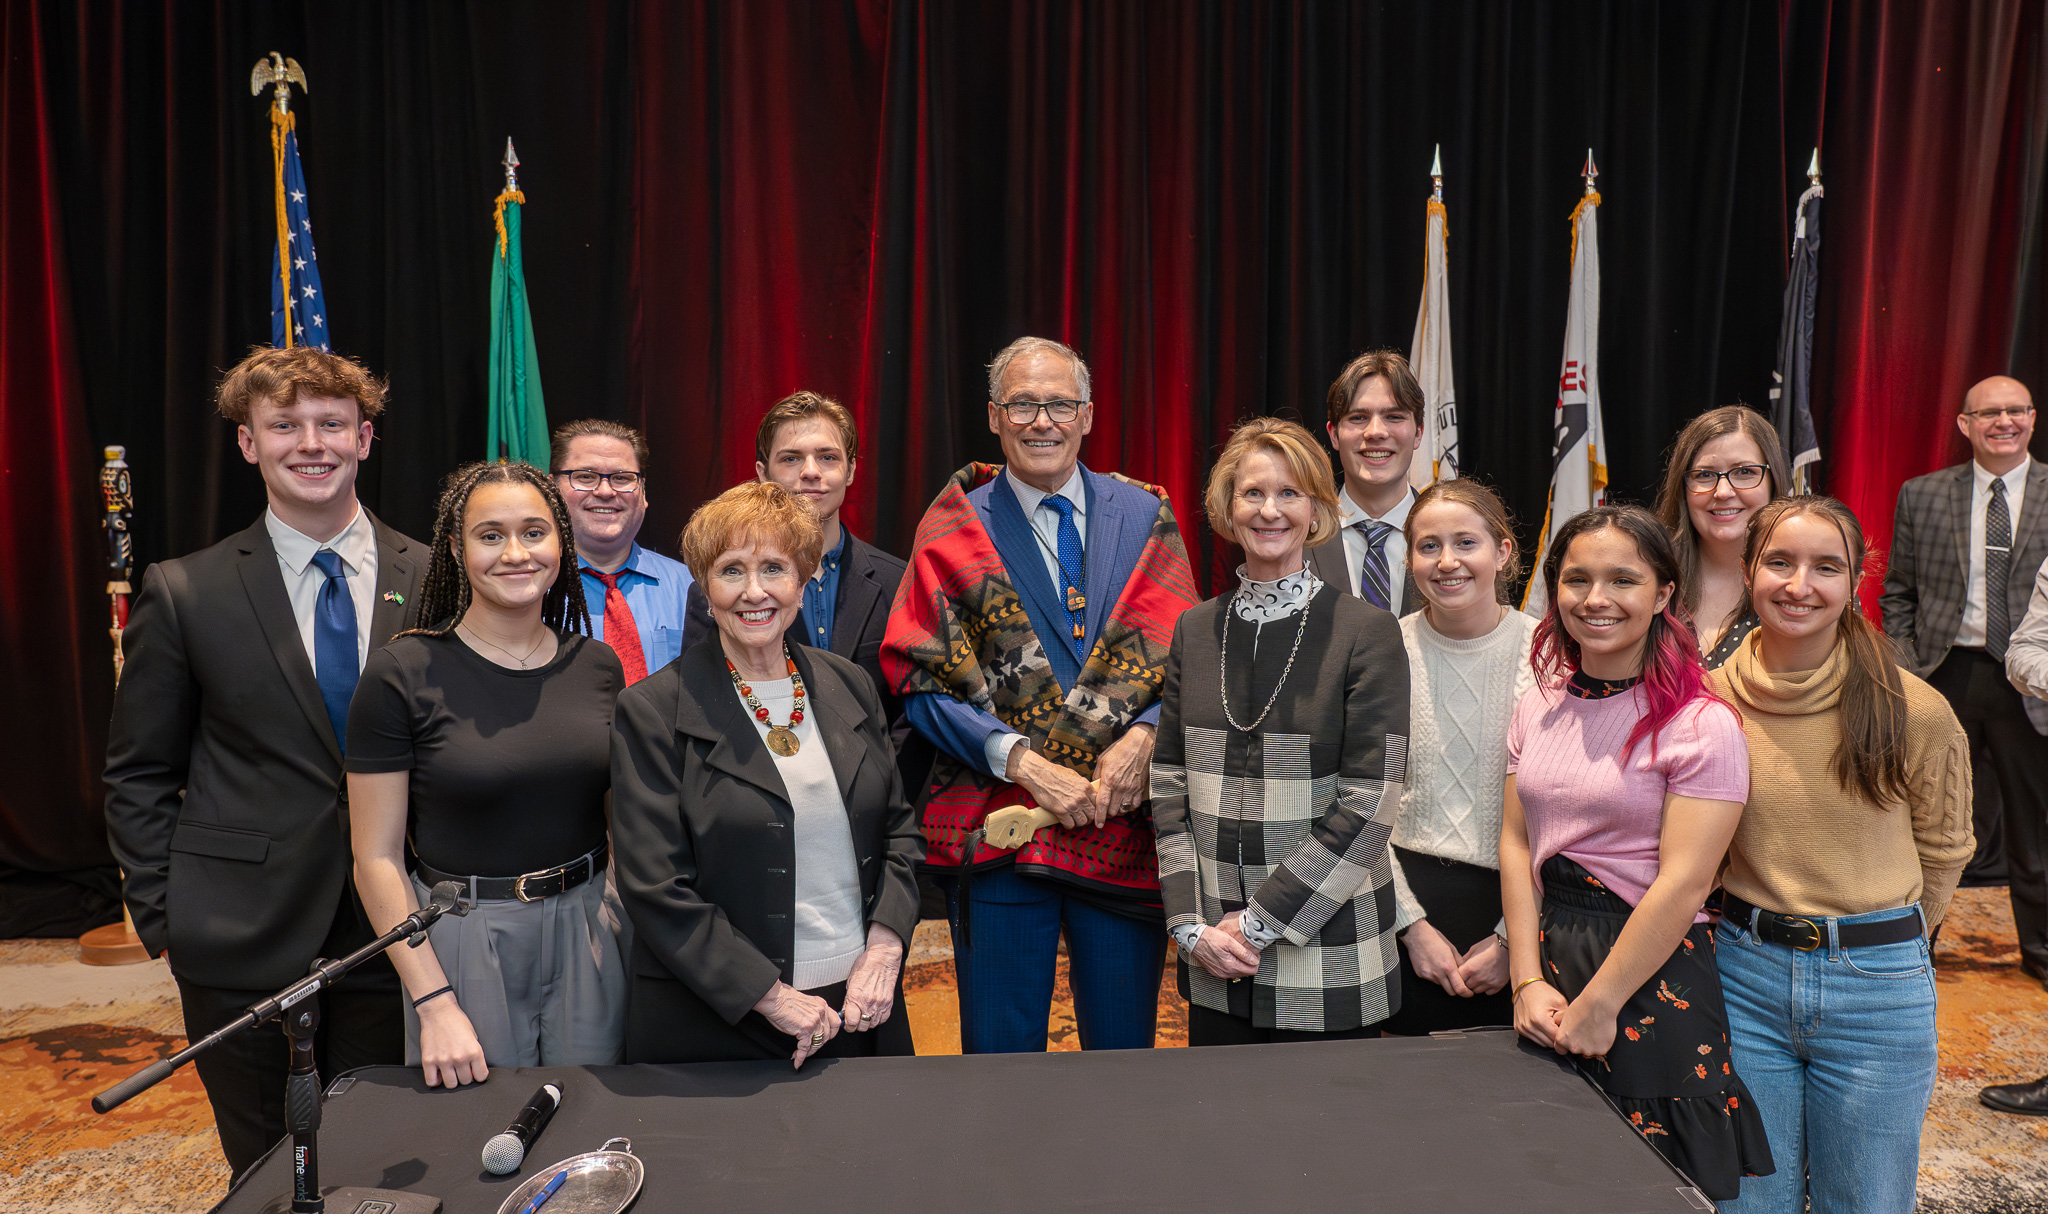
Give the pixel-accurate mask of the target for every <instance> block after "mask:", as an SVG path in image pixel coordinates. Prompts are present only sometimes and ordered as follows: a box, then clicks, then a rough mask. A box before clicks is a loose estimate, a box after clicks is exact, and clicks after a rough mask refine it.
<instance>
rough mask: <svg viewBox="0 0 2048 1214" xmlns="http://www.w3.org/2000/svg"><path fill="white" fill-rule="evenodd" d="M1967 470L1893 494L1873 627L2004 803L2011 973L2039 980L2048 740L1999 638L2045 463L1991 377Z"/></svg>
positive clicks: (2028, 578)
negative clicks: (1963, 734) (1951, 714)
mask: <svg viewBox="0 0 2048 1214" xmlns="http://www.w3.org/2000/svg"><path fill="white" fill-rule="evenodd" d="M1956 425H1957V427H1958V428H1960V429H1961V430H1962V432H1963V436H1964V437H1965V438H1967V439H1969V440H1970V453H1971V458H1970V460H1969V462H1967V463H1962V464H1957V465H1955V466H1954V467H1952V468H1943V469H1942V470H1941V471H1939V472H1930V473H1928V474H1927V475H1926V476H1919V477H1915V478H1913V479H1912V480H1910V481H1907V482H1906V483H1905V485H1904V486H1902V487H1901V488H1900V489H1899V505H1898V513H1897V516H1896V517H1895V518H1894V520H1893V523H1892V528H1893V529H1892V550H1891V560H1890V564H1889V568H1888V569H1887V570H1886V572H1885V578H1884V596H1883V599H1882V602H1883V605H1884V630H1885V631H1886V632H1887V633H1890V634H1891V637H1892V639H1893V640H1895V641H1897V642H1898V644H1899V648H1900V649H1901V651H1902V653H1903V656H1904V658H1905V661H1906V662H1907V664H1908V666H1909V667H1910V668H1911V669H1912V671H1913V673H1915V674H1917V675H1919V676H1920V677H1921V678H1924V679H1926V680H1927V681H1928V682H1929V683H1931V684H1933V685H1934V687H1935V689H1936V690H1938V691H1940V692H1941V694H1942V695H1944V696H1946V697H1947V698H1948V702H1949V704H1950V706H1951V707H1953V708H1954V709H1955V712H1956V716H1957V718H1959V719H1960V720H1961V721H1962V723H1963V728H1964V729H1966V730H1967V731H1968V732H1969V735H1970V744H1971V748H1972V749H1973V750H1974V749H1978V748H1982V749H1985V750H1987V751H1988V752H1989V754H1990V759H1991V767H1992V770H1993V772H1994V773H1995V774H1996V778H1997V781H1998V792H1999V797H2000V799H2001V800H2002V801H2003V802H2004V822H2003V825H2004V834H2005V860H2006V871H2007V874H2008V878H2009V880H2010V884H2011V891H2012V913H2013V920H2014V922H2015V923H2016V924H2017V925H2018V927H2019V937H2020V969H2021V970H2023V971H2025V972H2026V973H2027V974H2028V975H2029V976H2030V977H2033V978H2035V979H2042V978H2044V975H2048V863H2044V861H2048V856H2044V852H2048V743H2044V742H2043V741H2042V740H2041V737H2040V735H2039V734H2038V733H2036V732H2035V728H2034V724H2033V722H2032V721H2031V720H2030V719H2029V715H2028V712H2027V708H2026V701H2025V697H2024V696H2022V695H2020V693H2019V692H2018V691H2017V690H2015V689H2014V688H2013V686H2012V684H2011V682H2009V681H2008V680H2007V678H2006V673H2005V658H2006V651H2007V649H2008V647H2009V645H2010V643H2011V640H2012V632H2013V627H2014V626H2015V625H2016V624H2018V623H2019V622H2020V620H2021V619H2022V618H2023V617H2024V616H2025V615H2026V610H2027V598H2028V595H2029V594H2030V593H2031V591H2032V589H2033V585H2034V575H2035V573H2036V571H2038V570H2039V569H2040V567H2041V564H2042V560H2043V558H2048V464H2042V463H2039V462H2037V461H2035V460H2033V459H2031V458H2030V457H2029V456H2028V455H2027V441H2028V440H2029V439H2030V438H2032V437H2033V433H2034V400H2033V396H2032V395H2031V394H2030V393H2029V392H2028V391H2027V387H2026V385H2025V384H2022V383H2020V382H2019V381H2018V380H2016V379H2012V378H2009V377H2007V376H2003V375H1994V376H1992V377H1991V378H1990V379H1987V380H1984V381H1983V382H1981V383H1979V384H1978V385H1976V386H1975V387H1973V388H1971V389H1970V391H1969V392H1968V394H1966V395H1965V396H1964V397H1963V408H1962V412H1961V413H1960V414H1958V415H1957V417H1956Z"/></svg>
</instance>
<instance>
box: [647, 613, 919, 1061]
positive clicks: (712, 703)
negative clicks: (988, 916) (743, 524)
mask: <svg viewBox="0 0 2048 1214" xmlns="http://www.w3.org/2000/svg"><path fill="white" fill-rule="evenodd" d="M789 648H790V653H791V655H792V656H793V657H794V658H795V659H796V665H797V671H798V673H799V674H801V675H802V676H803V680H804V688H805V691H806V693H807V694H806V703H807V704H808V705H809V710H810V711H811V712H812V713H813V714H814V716H813V720H814V721H815V722H816V723H817V726H818V732H819V733H820V734H821V735H822V736H823V738H824V742H825V749H826V750H827V751H828V752H829V753H830V754H831V756H832V769H833V771H834V773H835V774H836V775H837V776H838V777H839V795H840V798H841V799H842V800H843V801H844V802H845V803H846V812H847V816H848V818H849V819H850V820H851V826H852V830H853V852H854V859H855V861H856V862H857V864H858V865H859V869H860V890H861V909H862V915H863V919H864V921H865V922H867V923H880V924H882V925H883V926H885V927H888V928H890V929H891V930H893V931H895V932H896V933H897V934H898V935H900V936H902V937H903V941H904V944H905V945H906V946H908V944H909V942H910V935H911V932H912V931H913V930H915V928H916V927H917V880H916V877H915V875H914V872H915V869H916V867H917V863H918V861H919V860H921V859H923V857H924V844H923V841H922V839H921V837H920V835H919V833H918V828H917V818H916V815H915V813H914V812H913V811H912V809H911V807H910V804H909V802H908V801H906V800H905V799H904V796H903V782H902V779H901V777H900V776H898V775H897V772H896V764H895V752H894V748H893V747H892V746H891V745H890V743H889V735H888V731H887V722H886V721H885V720H884V718H883V717H882V708H881V701H880V700H879V698H878V697H877V696H876V694H875V689H874V686H873V685H872V684H871V683H870V682H869V680H868V677H867V675H866V674H864V673H863V672H862V671H861V669H860V667H858V666H855V665H854V664H853V663H852V662H849V661H847V660H846V659H845V658H842V657H840V656H838V655H837V654H833V653H828V652H826V651H824V650H821V649H812V648H810V647H809V646H806V645H796V644H792V645H791V646H790V647H789ZM793 822H794V815H793V813H792V811H791V809H790V805H789V794H788V791H787V789H786V788H785V787H784V785H783V783H782V776H781V774H780V773H779V772H778V771H777V770H776V767H775V759H774V756H773V755H771V754H770V753H769V752H768V747H767V746H766V744H764V743H763V742H762V740H761V736H760V734H759V733H757V732H756V731H755V728H754V724H753V722H752V721H751V720H749V719H748V718H747V714H746V709H745V707H744V706H743V705H741V703H740V701H739V699H738V697H737V696H735V695H734V694H733V689H732V679H731V677H730V676H729V675H727V673H726V669H725V654H724V651H723V649H721V648H720V646H719V644H718V643H717V641H716V640H713V641H711V642H709V643H707V644H702V645H696V646H693V647H691V648H690V649H687V650H685V651H684V652H683V656H682V657H681V658H678V659H677V660H676V661H674V662H671V663H669V664H668V665H667V666H665V667H663V668H662V669H661V670H659V671H657V672H655V673H654V674H652V675H649V676H648V677H647V678H645V679H643V680H641V681H640V682H638V683H635V684H634V685H633V686H631V687H628V688H627V689H626V690H625V691H624V692H622V693H620V695H619V703H618V708H617V710H616V712H615V713H614V714H613V717H612V846H613V854H614V856H615V857H616V859H617V864H618V878H619V894H620V896H621V898H622V899H623V900H624V902H625V905H626V911H627V913H628V914H629V915H631V916H632V920H633V927H634V933H633V934H634V940H633V958H632V966H633V975H634V977H633V982H634V985H635V988H636V990H637V989H638V988H639V987H640V986H641V985H642V984H644V983H648V982H658V983H675V982H680V983H681V984H682V985H683V986H684V987H685V988H686V990H687V992H688V994H689V995H690V996H693V997H694V1000H695V1002H696V1003H697V1004H701V1005H703V1006H706V1007H708V1008H709V1009H710V1011H712V1012H713V1013H715V1014H716V1015H717V1016H718V1017H719V1018H720V1019H722V1020H723V1021H724V1022H725V1023H727V1024H737V1023H738V1022H739V1021H740V1019H741V1018H742V1017H744V1016H746V1015H747V1014H748V1012H749V1011H750V1010H751V1009H752V1008H753V1006H754V1004H756V1003H758V1002H759V1001H760V999H761V996H763V995H765V994H767V993H768V991H769V988H771V987H773V986H774V985H775V983H776V981H777V980H778V979H779V980H781V981H783V982H787V981H789V979H790V976H791V973H792V962H791V957H792V955H793V954H794V953H795V951H796V924H795V921H794V920H793V918H792V912H793V909H794V907H795V902H796V840H795V834H794V831H793V829H792V823H793ZM673 995H674V992H673V991H664V992H663V993H662V1001H664V1002H667V1001H671V1000H672V998H673ZM635 998H636V999H638V998H640V996H639V995H637V994H636V996H635Z"/></svg>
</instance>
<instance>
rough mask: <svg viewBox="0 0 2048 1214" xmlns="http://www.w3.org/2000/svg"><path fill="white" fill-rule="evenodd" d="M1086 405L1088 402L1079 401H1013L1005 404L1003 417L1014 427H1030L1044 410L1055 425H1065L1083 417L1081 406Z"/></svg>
mask: <svg viewBox="0 0 2048 1214" xmlns="http://www.w3.org/2000/svg"><path fill="white" fill-rule="evenodd" d="M1086 403H1088V402H1086V401H1079V400H1013V401H1008V402H1006V403H1004V404H1003V406H1002V410H1003V415H1004V416H1005V417H1008V418H1009V419H1010V424H1011V425H1013V426H1029V425H1031V424H1033V423H1035V422H1036V421H1037V420H1038V414H1039V411H1040V410H1044V411H1045V415H1046V416H1047V417H1049V418H1051V419H1052V420H1053V421H1054V422H1055V423H1057V424H1060V425H1065V424H1066V423H1067V422H1070V421H1073V420H1074V419H1075V418H1077V417H1079V416H1081V406H1082V405H1084V404H1086Z"/></svg>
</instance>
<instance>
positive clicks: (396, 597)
mask: <svg viewBox="0 0 2048 1214" xmlns="http://www.w3.org/2000/svg"><path fill="white" fill-rule="evenodd" d="M384 601H385V602H387V603H396V604H398V605H399V606H400V607H403V606H405V596H404V595H402V594H400V593H398V592H397V591H396V590H387V591H385V592H384Z"/></svg>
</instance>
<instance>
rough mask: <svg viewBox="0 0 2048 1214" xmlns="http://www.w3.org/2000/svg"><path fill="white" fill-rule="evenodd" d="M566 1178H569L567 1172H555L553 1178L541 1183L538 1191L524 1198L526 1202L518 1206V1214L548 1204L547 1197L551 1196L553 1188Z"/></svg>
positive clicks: (524, 1213)
mask: <svg viewBox="0 0 2048 1214" xmlns="http://www.w3.org/2000/svg"><path fill="white" fill-rule="evenodd" d="M567 1179H569V1174H568V1173H567V1172H557V1173H555V1178H554V1179H553V1180H550V1181H549V1182H547V1183H546V1184H544V1185H542V1186H541V1189H540V1192H538V1193H535V1194H534V1195H533V1196H532V1197H529V1198H527V1199H526V1204H525V1205H523V1206H520V1207H519V1214H534V1211H535V1210H538V1209H540V1208H541V1207H542V1206H544V1205H546V1204H548V1198H550V1197H553V1196H554V1195H555V1190H556V1189H559V1188H561V1187H562V1182H563V1181H565V1180H567Z"/></svg>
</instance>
